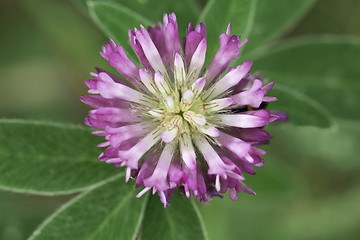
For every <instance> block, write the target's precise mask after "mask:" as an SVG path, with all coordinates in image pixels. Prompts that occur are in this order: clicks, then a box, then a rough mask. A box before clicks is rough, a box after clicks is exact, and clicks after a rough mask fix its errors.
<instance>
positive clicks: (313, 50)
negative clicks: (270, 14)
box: [254, 37, 360, 120]
mask: <svg viewBox="0 0 360 240" xmlns="http://www.w3.org/2000/svg"><path fill="white" fill-rule="evenodd" d="M359 56H360V39H358V38H346V37H343V38H335V37H329V38H309V39H306V40H305V39H304V40H297V41H294V42H288V43H283V44H282V46H281V47H279V48H277V49H275V50H273V51H271V52H269V53H268V54H266V55H264V56H262V57H260V58H259V59H257V60H255V63H254V68H255V69H259V70H263V72H264V75H265V76H266V77H267V78H270V80H271V81H274V82H275V83H279V84H282V85H285V86H288V87H291V88H294V89H296V90H298V91H299V92H302V93H303V94H305V95H308V96H309V97H311V98H313V99H315V100H316V101H318V102H319V103H320V104H321V105H323V106H325V107H326V108H327V110H328V111H329V112H330V113H331V114H332V115H333V116H335V117H337V118H344V119H353V120H357V119H359V117H360V111H358V104H359V102H360V94H359V89H360V81H359V79H360V71H359V64H360V60H359ZM275 88H276V85H275ZM287 100H288V99H283V101H284V102H286V101H287ZM288 106H289V107H291V105H290V104H289V105H288Z"/></svg>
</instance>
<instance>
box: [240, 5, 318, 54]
mask: <svg viewBox="0 0 360 240" xmlns="http://www.w3.org/2000/svg"><path fill="white" fill-rule="evenodd" d="M314 3H315V0H292V1H288V0H277V1H269V0H258V1H257V5H256V12H255V19H254V23H253V27H252V29H251V34H250V37H249V42H248V43H246V44H245V46H244V52H243V53H244V55H245V56H244V59H252V55H253V54H254V53H255V52H256V50H259V49H264V48H266V47H268V45H269V44H270V43H271V42H273V41H274V40H276V39H277V38H279V37H281V36H282V35H283V34H284V33H286V32H287V31H289V30H290V29H291V28H292V27H293V26H295V24H296V23H297V22H298V21H299V20H300V19H301V18H302V17H303V16H304V15H305V13H306V12H307V11H308V10H309V9H310V8H311V7H312V6H313V4H314Z"/></svg>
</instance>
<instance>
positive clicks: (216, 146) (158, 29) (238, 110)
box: [81, 13, 279, 206]
mask: <svg viewBox="0 0 360 240" xmlns="http://www.w3.org/2000/svg"><path fill="white" fill-rule="evenodd" d="M230 32H231V26H230V24H229V26H228V28H227V30H226V33H224V34H221V35H220V37H219V39H220V47H219V50H218V51H217V53H216V54H215V56H214V58H213V59H212V61H211V63H210V65H209V66H208V67H207V68H204V67H203V65H204V62H205V55H206V29H205V25H204V23H200V24H199V25H197V26H196V28H194V27H193V25H192V24H191V23H190V24H189V27H188V29H187V31H186V33H187V35H186V38H185V40H184V42H183V43H182V44H181V43H180V40H179V35H178V25H177V21H176V16H175V14H174V13H172V14H170V15H167V14H165V15H164V21H163V24H161V23H159V24H158V25H156V26H155V27H149V28H148V30H147V29H145V28H144V27H143V26H140V29H139V30H138V29H136V28H135V29H133V30H131V31H129V37H130V42H131V45H132V47H133V49H134V51H135V52H136V54H137V55H138V57H139V60H140V62H141V64H142V66H140V67H139V66H137V65H136V64H134V63H133V62H132V61H131V60H130V59H129V58H128V57H127V55H126V53H125V51H124V49H123V48H122V47H121V46H118V45H116V44H115V42H114V41H113V40H111V39H110V44H108V45H105V46H104V47H103V49H102V50H103V51H102V52H101V53H100V54H101V55H102V56H103V57H104V58H105V59H106V60H108V61H109V64H110V65H111V66H112V67H114V68H115V69H116V70H118V72H119V73H120V74H121V75H122V77H124V78H125V79H127V80H128V81H124V80H122V79H121V78H118V77H115V76H113V75H111V74H109V73H107V72H105V71H102V70H100V69H98V70H97V73H92V76H93V77H94V79H90V80H87V81H86V82H85V84H86V85H87V86H88V87H89V88H90V90H89V93H90V94H95V95H92V96H82V97H81V99H82V101H83V102H85V103H86V104H88V105H90V106H91V107H93V108H95V109H94V110H91V111H90V112H89V115H88V116H87V118H86V119H85V123H86V124H87V125H89V126H92V127H95V128H99V129H102V130H101V131H97V132H94V134H95V135H99V136H105V139H106V141H105V142H104V143H101V144H99V147H107V149H106V150H105V151H104V152H103V153H102V154H101V155H100V156H99V159H100V160H101V161H105V162H107V163H111V164H113V165H115V166H116V167H126V168H127V171H126V181H127V180H129V178H131V177H134V178H137V179H136V187H142V186H143V187H144V188H143V190H142V191H140V192H139V194H138V197H140V196H142V195H143V194H144V193H145V192H147V191H149V190H150V189H152V191H153V192H154V193H155V192H157V193H158V194H159V196H160V199H161V201H162V203H163V204H164V206H167V205H168V204H169V200H170V198H171V196H172V194H173V192H174V189H175V188H179V190H180V192H183V193H185V195H186V196H187V197H188V198H190V196H191V194H193V195H194V196H195V197H196V198H197V199H198V200H199V201H205V202H206V201H209V200H210V199H211V198H212V197H214V196H221V195H220V193H225V192H226V191H227V190H229V194H230V198H231V199H233V200H235V199H236V198H237V194H238V193H239V192H246V193H250V194H255V193H254V192H253V190H251V189H250V188H249V187H247V186H246V185H245V184H244V183H243V180H244V179H245V178H244V174H245V173H249V174H254V173H255V171H254V168H253V167H254V166H256V167H261V166H263V159H262V158H261V156H262V155H264V154H265V152H264V151H262V150H260V149H258V148H256V147H255V146H259V145H262V144H264V143H267V142H268V140H269V139H270V138H271V136H270V135H269V134H268V133H267V132H266V131H264V130H262V129H261V128H262V127H264V126H266V125H267V124H268V123H270V122H273V121H275V120H278V118H279V117H278V115H276V114H272V113H271V112H269V111H267V110H265V109H263V107H261V106H262V103H263V102H271V101H275V100H276V98H274V97H267V96H265V94H266V93H267V92H268V91H269V90H270V89H271V88H272V87H273V83H269V84H268V85H265V86H263V82H262V80H261V79H260V78H257V77H254V76H251V75H250V74H249V72H250V69H251V66H252V62H244V63H243V64H241V65H239V66H237V67H234V68H230V69H228V71H227V72H225V71H226V69H227V68H228V66H229V63H230V61H231V60H234V59H236V58H237V57H238V56H239V48H240V47H241V46H242V45H244V44H245V43H246V42H247V39H246V40H243V41H241V38H240V36H231V34H230Z"/></svg>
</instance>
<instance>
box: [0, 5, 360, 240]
mask: <svg viewBox="0 0 360 240" xmlns="http://www.w3.org/2000/svg"><path fill="white" fill-rule="evenodd" d="M200 2H201V3H202V4H205V1H200ZM359 13H360V2H359V1H358V0H343V1H337V0H319V1H317V2H316V3H315V4H314V5H313V6H312V7H311V8H310V10H309V11H308V12H307V13H306V15H305V16H304V17H303V18H302V19H301V20H300V21H298V23H297V24H296V26H294V28H292V29H291V30H290V31H288V32H287V33H286V34H285V36H283V37H282V38H283V39H287V38H299V37H302V36H309V35H320V34H331V35H344V34H345V35H352V36H359V35H360V28H359V23H360V14H359ZM160 19H161V16H159V20H160ZM207 27H209V26H207ZM0 36H1V38H0V72H1V80H0V115H1V117H2V118H20V119H39V120H49V121H56V122H64V123H75V124H82V121H83V118H84V116H85V115H86V113H87V111H88V110H89V109H88V108H87V107H86V106H85V105H84V104H82V103H81V102H80V101H79V100H78V97H79V96H80V95H83V94H85V92H86V87H85V86H84V84H83V81H84V80H86V79H87V78H89V74H88V73H89V72H90V71H92V70H93V68H94V66H98V67H102V68H105V69H106V68H107V69H108V67H107V64H106V62H105V61H104V60H103V59H102V58H101V57H100V55H98V52H99V51H100V48H101V46H102V45H103V44H104V43H106V42H107V37H106V36H105V35H104V34H103V33H102V31H100V30H99V28H98V27H97V26H96V25H95V24H94V23H93V21H92V20H91V19H90V17H89V15H88V13H87V12H86V11H85V10H84V9H83V8H82V7H81V6H80V4H79V3H78V2H75V1H70V0H51V1H50V0H47V1H46V0H32V1H26V0H2V1H1V2H0ZM294 57H296V56H294ZM359 58H360V56H359ZM273 81H275V82H276V79H274V80H273ZM359 90H360V89H359ZM354 111H359V110H358V109H354ZM351 124H352V125H351ZM351 124H350V125H348V130H349V131H351V128H355V129H356V131H358V132H359V128H360V126H358V125H356V124H353V123H351ZM272 130H273V132H272ZM269 131H270V133H272V135H274V139H273V140H272V144H271V145H270V146H267V147H266V150H267V151H268V155H267V156H266V157H265V160H266V167H265V168H262V169H258V170H257V172H258V174H257V175H256V176H249V177H248V179H249V180H248V181H247V183H248V185H250V186H251V187H252V188H253V189H254V190H255V191H256V192H257V193H258V195H257V196H256V197H254V196H247V195H245V194H241V195H240V196H239V199H238V200H237V201H235V202H232V201H231V200H229V199H228V196H227V195H226V196H225V198H224V199H223V200H221V199H215V200H213V201H212V202H210V205H211V206H210V207H206V206H200V210H201V212H202V214H203V218H204V221H205V224H206V228H207V230H208V234H209V238H210V239H211V240H214V239H328V240H329V239H360V177H359V174H358V171H359V169H360V164H358V163H357V162H359V161H358V157H357V156H355V155H354V156H353V159H348V158H347V157H348V156H349V155H346V154H345V155H346V158H344V159H341V155H342V153H341V151H342V150H344V151H346V149H343V148H339V151H340V152H339V153H338V155H339V158H340V159H339V161H337V162H333V161H326V160H327V159H326V158H323V157H322V156H321V155H316V154H313V156H312V157H309V155H306V154H302V153H303V151H317V147H316V143H314V145H311V144H310V145H311V146H312V147H313V148H311V146H310V147H307V148H305V149H297V147H296V146H297V145H296V144H297V143H299V146H301V147H304V144H303V142H302V141H307V139H305V138H301V131H302V130H301V129H299V130H295V131H298V133H299V136H300V138H299V139H297V138H296V136H293V138H292V139H293V140H294V143H293V145H292V148H288V147H284V146H286V142H284V140H283V141H282V139H281V136H282V135H281V134H284V133H285V132H286V129H282V127H281V126H279V127H273V129H269ZM310 131H313V132H314V133H315V134H317V133H318V132H317V131H320V130H317V129H315V128H314V129H310ZM320 134H321V133H320ZM331 137H332V136H331V135H329V136H327V135H326V136H323V138H319V139H318V140H319V141H322V140H325V139H326V138H331ZM346 140H348V139H346ZM357 140H359V137H354V138H353V141H357ZM296 141H298V142H296ZM314 141H316V140H314ZM334 141H336V139H334ZM356 143H357V144H358V143H360V142H355V143H354V142H353V144H356ZM348 161H350V162H352V163H355V164H350V165H348ZM71 197H72V196H60V197H59V196H58V197H39V196H30V195H24V194H16V193H9V192H3V191H1V192H0V239H4V240H18V239H26V238H27V237H28V236H29V235H30V234H31V232H32V231H34V230H35V228H36V227H37V226H38V225H39V224H40V223H41V222H42V221H43V220H44V219H45V218H46V217H48V216H49V215H50V214H51V213H52V212H53V211H54V210H55V209H57V208H58V207H59V206H60V205H61V204H62V203H64V202H66V201H67V200H68V199H70V198H71Z"/></svg>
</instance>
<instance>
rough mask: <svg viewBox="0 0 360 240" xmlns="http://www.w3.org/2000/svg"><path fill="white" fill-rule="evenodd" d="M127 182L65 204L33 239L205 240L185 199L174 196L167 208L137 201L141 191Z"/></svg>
mask: <svg viewBox="0 0 360 240" xmlns="http://www.w3.org/2000/svg"><path fill="white" fill-rule="evenodd" d="M123 181H124V180H123V179H121V180H115V181H110V182H108V183H106V184H104V185H102V186H99V187H97V188H95V189H93V190H91V191H89V192H87V193H85V194H82V195H80V196H78V197H77V198H75V199H74V200H72V201H70V202H69V203H68V204H65V205H64V206H63V207H62V208H61V209H60V210H59V211H57V212H56V213H55V214H53V215H52V216H51V217H49V218H48V219H47V220H46V221H45V222H44V223H43V225H42V226H40V227H39V229H38V230H36V231H35V232H34V234H33V235H32V237H31V238H30V239H33V240H39V239H69V240H70V239H76V240H78V239H89V240H90V239H109V240H111V239H124V240H129V239H171V240H172V239H205V237H204V232H203V229H202V228H201V225H200V220H199V218H198V215H197V212H195V211H194V208H193V206H192V205H191V201H190V200H188V199H186V197H185V196H181V197H180V196H174V197H173V199H172V200H171V205H170V206H169V207H167V208H164V207H163V205H162V203H161V202H160V200H159V197H157V196H150V200H148V197H149V194H147V195H146V196H143V197H142V198H136V194H137V193H138V190H135V189H134V188H133V186H132V184H125V183H124V182H123ZM187 236H191V237H192V238H183V237H187Z"/></svg>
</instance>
